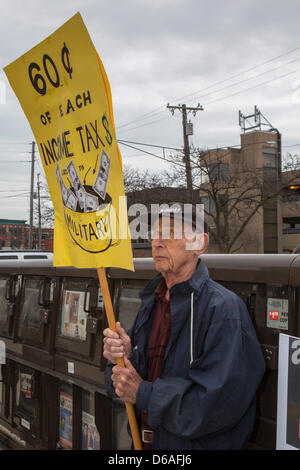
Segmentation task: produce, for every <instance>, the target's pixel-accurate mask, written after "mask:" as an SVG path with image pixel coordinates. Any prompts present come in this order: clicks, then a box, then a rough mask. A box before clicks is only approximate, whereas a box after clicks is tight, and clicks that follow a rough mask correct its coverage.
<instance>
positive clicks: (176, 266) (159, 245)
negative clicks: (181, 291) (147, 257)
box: [152, 218, 207, 275]
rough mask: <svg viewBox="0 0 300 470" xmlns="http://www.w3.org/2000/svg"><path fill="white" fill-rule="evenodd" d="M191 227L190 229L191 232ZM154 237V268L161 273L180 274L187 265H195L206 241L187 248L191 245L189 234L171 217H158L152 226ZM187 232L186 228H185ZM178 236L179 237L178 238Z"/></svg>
mask: <svg viewBox="0 0 300 470" xmlns="http://www.w3.org/2000/svg"><path fill="white" fill-rule="evenodd" d="M191 231H192V229H190V232H189V233H191ZM153 232H154V233H155V235H156V236H155V237H154V239H153V240H152V257H153V260H154V264H155V267H156V270H157V271H159V272H161V273H162V274H171V273H172V274H175V275H177V274H180V273H182V272H183V271H184V270H185V269H186V267H187V266H188V265H189V266H190V265H195V264H196V263H197V260H198V256H199V255H200V254H201V253H203V252H204V251H205V248H206V246H207V243H203V242H201V241H200V246H199V245H198V246H197V248H198V249H188V248H189V247H190V246H191V245H190V242H191V239H190V238H189V234H188V233H186V236H185V234H184V230H183V228H182V226H181V223H180V225H178V222H177V221H175V224H174V220H173V219H172V218H171V219H170V222H169V223H168V221H167V222H166V221H165V220H164V221H163V223H162V220H161V219H160V220H159V222H156V224H155V226H154V227H153ZM186 232H188V230H186ZM204 235H206V234H204ZM179 237H180V238H179Z"/></svg>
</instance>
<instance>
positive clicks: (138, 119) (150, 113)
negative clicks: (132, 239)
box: [117, 46, 300, 130]
mask: <svg viewBox="0 0 300 470" xmlns="http://www.w3.org/2000/svg"><path fill="white" fill-rule="evenodd" d="M299 49H300V46H298V47H296V48H294V49H291V50H290V51H287V52H285V53H283V54H280V55H279V56H276V57H273V58H272V59H268V60H266V61H264V62H261V63H259V64H257V65H255V66H253V67H250V68H249V69H246V70H244V71H242V72H239V73H237V74H234V75H232V76H230V77H228V78H226V79H224V80H220V81H217V82H215V83H213V84H212V85H209V86H208V87H206V88H203V89H200V90H198V91H195V92H193V93H190V94H188V95H185V96H183V97H181V98H175V99H173V100H169V101H172V102H175V101H180V100H182V99H186V98H187V97H193V98H192V99H196V95H197V93H200V92H203V91H206V90H208V89H210V88H213V87H214V86H216V85H220V84H222V83H225V82H227V81H229V80H232V79H233V78H236V77H239V76H240V75H243V74H245V73H248V72H250V71H252V70H254V69H256V68H259V67H261V66H263V65H266V64H267V63H270V62H272V61H274V60H277V59H280V58H281V57H284V56H286V55H289V54H291V53H292V52H295V51H296V50H299ZM296 60H299V58H297V59H293V60H292V61H290V62H288V63H286V64H282V65H280V66H278V67H277V68H280V67H283V66H286V65H288V64H290V63H292V62H295V61H296ZM275 69H276V68H275ZM273 70H274V69H270V70H268V71H265V72H263V74H265V73H269V72H270V71H273ZM260 75H261V74H259V75H258V76H260ZM256 77H257V76H255V77H251V78H249V79H248V80H250V79H253V78H256ZM241 82H243V80H242V81H241ZM238 83H239V82H237V83H236V85H237V84H238ZM229 86H233V85H229ZM225 88H226V87H224V88H223V89H225ZM218 91H220V90H215V91H214V92H211V93H209V94H212V93H216V92H218ZM201 96H202V95H200V97H201ZM205 96H207V95H205ZM161 108H164V105H161V106H159V107H157V108H155V109H154V110H152V111H149V112H148V113H144V114H142V115H140V116H138V117H137V118H136V119H134V120H132V121H130V122H128V123H125V124H122V125H120V126H118V127H117V130H118V129H121V128H123V127H127V126H128V125H130V124H132V123H134V122H138V121H141V120H144V119H147V116H150V115H154V114H160V113H161V112H162V111H159V112H158V110H160V109H161ZM151 117H153V116H151ZM153 122H156V121H153Z"/></svg>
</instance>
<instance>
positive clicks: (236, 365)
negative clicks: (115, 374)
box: [136, 298, 265, 439]
mask: <svg viewBox="0 0 300 470" xmlns="http://www.w3.org/2000/svg"><path fill="white" fill-rule="evenodd" d="M224 309H225V314H224ZM232 309H234V310H235V312H237V311H238V312H239V314H240V315H232V314H231V312H232ZM219 310H222V311H219V312H218V311H217V312H216V315H214V320H213V322H212V323H211V325H210V326H209V329H208V331H207V334H206V338H205V344H204V348H203V352H202V354H201V357H199V358H197V359H196V360H194V361H193V363H192V364H191V366H190V369H189V374H188V376H187V378H182V377H163V378H160V379H157V380H155V381H154V382H148V381H143V382H142V383H141V385H140V387H139V391H138V396H137V403H136V404H137V406H138V408H140V409H145V410H147V411H148V422H149V425H150V426H152V427H153V428H154V429H155V428H160V427H163V428H164V429H165V430H166V431H168V432H170V433H172V434H174V435H177V436H180V437H182V438H188V439H194V438H201V437H203V436H205V435H208V434H211V433H216V432H219V431H225V430H226V429H230V427H232V426H234V425H235V424H237V423H238V422H239V421H240V419H241V417H242V416H243V415H244V413H245V412H246V411H247V409H248V408H249V406H250V405H251V403H253V399H254V397H255V394H256V390H257V387H258V385H259V383H260V381H261V379H262V376H263V374H264V371H265V362H264V359H263V355H262V352H261V348H260V346H259V343H258V341H257V337H256V334H255V331H254V328H253V326H252V323H251V321H250V319H248V317H249V315H248V311H247V309H246V306H245V305H244V303H243V302H242V301H240V299H238V298H237V299H235V300H233V301H231V302H229V303H228V302H227V305H224V304H223V305H222V306H220V307H219ZM218 313H219V314H218ZM187 347H188V345H187Z"/></svg>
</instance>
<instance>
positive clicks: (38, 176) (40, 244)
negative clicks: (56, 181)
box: [37, 173, 42, 250]
mask: <svg viewBox="0 0 300 470" xmlns="http://www.w3.org/2000/svg"><path fill="white" fill-rule="evenodd" d="M37 179H38V181H37V189H38V211H39V250H41V249H42V227H41V197H40V174H39V173H38V175H37Z"/></svg>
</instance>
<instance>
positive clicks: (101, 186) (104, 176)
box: [93, 150, 110, 200]
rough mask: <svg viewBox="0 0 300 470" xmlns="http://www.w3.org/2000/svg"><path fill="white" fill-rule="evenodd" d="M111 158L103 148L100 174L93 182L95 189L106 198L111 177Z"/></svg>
mask: <svg viewBox="0 0 300 470" xmlns="http://www.w3.org/2000/svg"><path fill="white" fill-rule="evenodd" d="M109 169H110V160H109V157H108V155H107V154H106V153H105V152H104V150H102V154H101V159H100V165H99V169H98V174H97V176H96V179H95V182H94V184H93V189H94V191H95V192H96V193H97V194H99V196H100V197H101V198H102V199H103V200H104V199H105V196H106V188H107V182H108V177H109Z"/></svg>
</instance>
